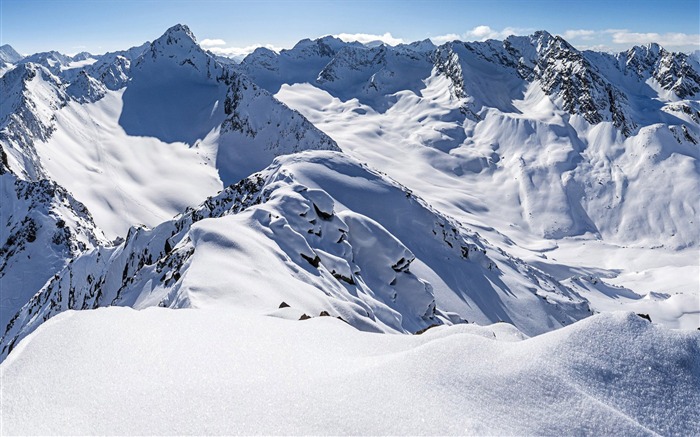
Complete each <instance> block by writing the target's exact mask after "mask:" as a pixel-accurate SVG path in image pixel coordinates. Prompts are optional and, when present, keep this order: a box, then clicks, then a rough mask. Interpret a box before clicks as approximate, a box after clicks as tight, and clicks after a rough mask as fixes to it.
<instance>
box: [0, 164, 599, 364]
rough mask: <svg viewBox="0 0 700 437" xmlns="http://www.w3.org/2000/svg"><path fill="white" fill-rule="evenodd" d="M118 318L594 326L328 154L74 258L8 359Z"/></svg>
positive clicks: (541, 282) (10, 340)
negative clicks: (79, 323)
mask: <svg viewBox="0 0 700 437" xmlns="http://www.w3.org/2000/svg"><path fill="white" fill-rule="evenodd" d="M263 272H264V273H263ZM282 302H284V305H282ZM108 305H124V306H133V307H136V308H144V307H149V306H165V307H172V308H183V307H185V308H186V307H194V308H208V307H217V308H221V307H224V306H226V307H232V308H247V309H248V310H251V311H254V312H259V313H263V314H264V313H268V312H271V311H274V310H276V309H277V308H278V307H280V305H282V306H285V305H289V306H290V307H291V309H290V310H288V311H287V313H288V314H291V316H292V317H296V318H299V317H300V316H301V315H302V314H306V315H318V314H321V313H326V314H328V315H331V316H334V317H340V318H342V319H343V320H345V321H346V322H348V323H350V324H351V325H353V326H355V327H357V328H359V329H362V330H368V331H378V332H411V333H412V332H417V331H421V330H423V329H425V328H427V327H429V326H432V325H438V324H443V323H448V324H451V323H455V322H460V321H464V320H468V321H471V322H477V323H479V324H483V323H493V322H496V321H507V322H509V323H513V324H514V325H515V326H517V327H518V328H520V329H522V330H523V331H524V332H526V333H528V334H539V333H542V332H545V331H548V330H550V329H552V328H554V327H559V326H563V325H567V324H570V323H572V322H574V321H576V320H579V319H581V318H583V317H587V316H588V315H590V314H591V312H590V309H589V308H588V306H587V304H586V303H585V301H584V300H582V299H581V298H580V296H578V295H577V294H576V293H574V292H572V291H571V290H570V289H568V288H566V287H564V286H562V285H561V284H559V283H558V282H556V281H555V280H553V279H552V278H551V277H549V276H547V275H544V274H543V273H542V272H540V271H538V270H535V269H532V268H530V267H528V266H527V265H525V264H523V263H522V262H521V261H519V260H517V259H514V258H512V257H510V256H508V255H507V254H506V253H504V252H502V251H500V250H498V249H496V248H495V247H493V246H492V245H490V244H489V243H488V242H486V241H484V240H482V239H481V238H480V237H479V236H478V234H474V233H472V232H470V231H469V230H467V229H465V228H463V227H461V226H460V225H458V224H457V223H455V222H454V221H452V220H450V219H448V218H447V217H445V216H443V215H441V214H440V213H438V212H437V211H434V210H433V209H432V208H430V207H429V206H428V205H427V204H425V202H424V201H422V200H421V199H419V198H416V197H415V196H413V195H412V194H411V192H410V191H409V190H407V189H406V188H405V187H402V186H400V185H398V184H396V183H395V182H392V181H391V180H388V179H386V178H385V177H383V176H381V175H380V174H379V173H377V172H374V171H371V170H369V169H368V168H366V167H364V166H362V165H360V164H359V163H357V162H355V161H353V160H351V159H348V158H347V157H345V156H344V155H342V154H338V153H331V152H313V153H312V152H306V153H303V154H299V155H293V156H290V157H284V158H278V159H277V160H276V161H275V163H274V164H273V165H272V166H271V167H270V168H269V169H267V170H265V171H264V172H262V173H261V174H258V175H254V176H252V177H251V178H249V179H247V180H244V181H242V182H241V183H239V184H237V185H235V186H231V187H229V188H227V189H226V190H224V191H223V192H222V193H221V194H219V195H218V196H216V197H214V198H211V199H209V200H208V201H207V202H205V203H204V204H203V205H201V206H200V207H199V208H197V209H195V210H191V211H188V212H187V213H186V214H184V215H183V216H181V217H179V218H177V219H175V220H173V221H170V222H166V223H163V224H161V225H160V226H158V227H156V228H155V229H153V230H148V229H142V228H141V229H138V228H136V229H132V230H131V231H130V232H129V234H128V236H127V238H126V240H125V241H124V243H122V244H121V245H119V246H116V247H113V248H105V249H99V250H95V251H93V252H91V253H88V254H86V255H84V256H82V257H79V258H77V259H76V260H75V261H74V262H73V263H72V264H71V265H70V266H68V267H67V268H66V269H65V270H64V271H63V272H61V273H60V274H58V275H57V276H56V277H55V278H54V279H53V280H52V281H50V282H49V283H47V285H46V286H45V287H44V288H43V289H42V290H41V291H40V292H39V293H37V295H36V296H34V297H33V298H32V299H31V301H30V302H29V303H28V304H27V305H26V306H25V307H24V308H23V309H22V311H20V312H19V313H18V316H17V317H16V321H15V323H14V324H12V325H10V326H8V327H7V329H6V332H5V334H4V335H3V337H2V339H1V340H0V343H1V344H2V347H3V351H2V353H3V354H7V353H8V352H9V351H10V350H11V349H12V347H13V345H15V344H16V343H17V341H18V340H19V339H21V338H23V337H24V336H26V335H27V334H28V333H29V332H31V331H32V330H34V329H35V328H36V327H37V326H38V325H39V324H40V323H42V322H43V321H44V320H47V319H48V318H50V317H52V316H54V315H55V314H57V313H59V312H61V311H65V310H67V309H86V308H96V307H100V306H108Z"/></svg>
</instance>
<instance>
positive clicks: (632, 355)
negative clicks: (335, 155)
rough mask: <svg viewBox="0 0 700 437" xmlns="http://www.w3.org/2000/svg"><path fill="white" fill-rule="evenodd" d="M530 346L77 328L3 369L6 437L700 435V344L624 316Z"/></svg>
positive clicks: (207, 316)
mask: <svg viewBox="0 0 700 437" xmlns="http://www.w3.org/2000/svg"><path fill="white" fill-rule="evenodd" d="M524 337H525V336H523V335H522V334H521V333H519V332H518V331H516V330H514V329H513V328H512V327H511V326H509V325H506V324H496V325H492V326H487V327H478V326H474V325H456V326H449V327H439V328H434V329H431V330H429V331H428V332H426V333H424V334H422V335H416V336H396V335H376V334H370V333H363V332H358V331H356V330H354V329H352V328H350V327H349V326H347V325H346V324H345V323H343V322H341V321H339V320H335V319H333V318H330V317H319V318H313V319H311V320H305V321H290V320H280V319H278V318H274V317H261V316H254V315H251V314H249V313H237V312H234V313H231V311H221V310H218V311H217V310H213V309H209V310H197V311H190V310H182V311H167V310H164V309H157V308H152V309H148V310H145V311H133V310H131V309H126V308H105V309H100V310H97V311H83V312H69V313H65V314H63V315H61V316H59V317H56V318H55V319H53V320H51V321H49V322H48V323H46V324H45V325H44V326H42V327H41V328H39V330H37V332H36V333H35V334H34V335H32V336H31V337H30V338H28V339H27V341H25V342H23V343H22V344H21V346H20V347H19V348H18V350H17V351H16V352H15V353H13V355H11V356H10V358H9V359H8V360H6V361H5V362H4V363H2V364H1V365H0V366H1V367H0V371H2V373H3V375H4V380H3V391H2V410H3V419H4V420H3V429H2V431H3V432H4V433H8V434H46V433H54V432H56V433H60V434H105V433H117V434H182V433H187V434H189V433H192V434H197V433H201V432H202V431H203V430H205V432H206V433H208V434H234V433H241V434H256V433H263V434H269V435H273V434H281V435H287V434H304V435H305V434H326V433H333V434H410V435H416V434H418V435H423V434H425V435H435V434H441V435H443V434H459V435H484V434H515V435H563V434H565V435H569V434H579V433H580V434H595V435H610V434H615V435H679V436H680V435H696V434H698V433H699V432H700V417H698V413H697V408H696V407H697V405H698V403H700V381H699V380H698V373H699V372H700V368H699V367H698V360H697V356H698V354H700V333H698V332H697V331H686V332H678V331H672V330H667V329H664V328H662V327H659V326H655V325H653V324H651V323H648V322H647V321H646V320H643V319H641V318H640V317H637V316H635V315H634V314H631V313H616V314H605V315H597V316H594V317H591V318H589V319H586V320H584V321H582V322H580V323H577V324H575V325H573V326H569V327H566V328H563V329H561V330H558V331H555V332H550V333H547V334H544V335H541V336H538V337H535V338H530V339H527V338H524ZM321 400H322V401H321ZM125 418H128V420H125Z"/></svg>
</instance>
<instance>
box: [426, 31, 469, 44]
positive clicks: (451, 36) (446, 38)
mask: <svg viewBox="0 0 700 437" xmlns="http://www.w3.org/2000/svg"><path fill="white" fill-rule="evenodd" d="M459 39H462V35H458V34H456V33H448V34H447V35H439V36H431V37H430V40H431V41H432V42H433V43H434V44H444V43H446V42H450V41H455V40H459Z"/></svg>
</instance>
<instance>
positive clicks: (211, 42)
mask: <svg viewBox="0 0 700 437" xmlns="http://www.w3.org/2000/svg"><path fill="white" fill-rule="evenodd" d="M199 45H200V46H202V47H203V48H205V49H206V48H210V47H219V46H225V45H226V41H224V40H223V39H210V38H206V39H203V40H201V41H200V42H199Z"/></svg>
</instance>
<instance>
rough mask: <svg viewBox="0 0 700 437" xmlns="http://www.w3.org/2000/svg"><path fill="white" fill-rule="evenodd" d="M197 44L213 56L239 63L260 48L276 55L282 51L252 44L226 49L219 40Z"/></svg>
mask: <svg viewBox="0 0 700 437" xmlns="http://www.w3.org/2000/svg"><path fill="white" fill-rule="evenodd" d="M205 41H206V42H205ZM212 41H213V42H212ZM199 44H200V45H201V46H202V48H203V49H205V50H209V51H210V52H212V53H214V54H215V55H219V56H226V57H227V58H232V59H235V60H237V61H240V60H241V59H243V58H245V57H246V55H249V54H250V53H252V52H254V51H255V49H257V48H260V47H265V48H267V49H270V50H272V51H275V52H277V53H279V51H280V50H282V48H281V47H276V46H274V45H272V44H252V45H249V46H246V47H227V46H226V42H225V41H224V40H221V39H214V40H206V39H205V40H202V41H201V42H200V43H199Z"/></svg>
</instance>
